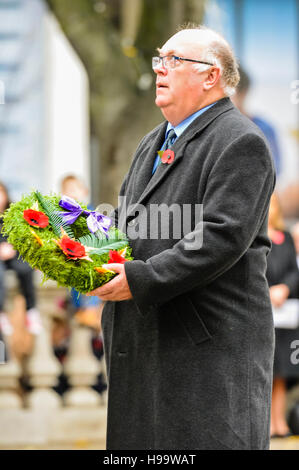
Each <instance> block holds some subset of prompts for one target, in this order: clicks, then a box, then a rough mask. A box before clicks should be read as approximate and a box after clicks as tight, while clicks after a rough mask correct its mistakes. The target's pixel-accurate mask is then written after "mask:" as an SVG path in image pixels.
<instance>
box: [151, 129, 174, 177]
mask: <svg viewBox="0 0 299 470" xmlns="http://www.w3.org/2000/svg"><path fill="white" fill-rule="evenodd" d="M175 139H176V133H175V132H174V130H173V129H170V130H169V131H168V134H167V137H166V140H165V142H164V144H163V145H162V147H161V150H167V149H169V148H171V146H172V144H173V142H174V140H175ZM160 163H161V158H160V156H159V154H158V155H157V156H156V160H155V163H154V166H153V171H152V175H153V174H154V173H155V171H156V169H157V168H158V166H159V165H160Z"/></svg>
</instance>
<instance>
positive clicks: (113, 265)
mask: <svg viewBox="0 0 299 470" xmlns="http://www.w3.org/2000/svg"><path fill="white" fill-rule="evenodd" d="M102 267H103V268H105V269H110V271H114V272H115V273H121V272H122V270H123V264H122V263H109V264H103V265H102Z"/></svg>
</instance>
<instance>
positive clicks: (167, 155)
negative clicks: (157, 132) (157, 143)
mask: <svg viewBox="0 0 299 470" xmlns="http://www.w3.org/2000/svg"><path fill="white" fill-rule="evenodd" d="M158 154H159V156H160V158H161V162H162V163H168V164H170V163H172V162H173V160H174V151H173V150H171V149H167V150H164V151H163V150H159V152H158Z"/></svg>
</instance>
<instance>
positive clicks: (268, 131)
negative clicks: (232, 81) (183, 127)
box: [232, 67, 282, 177]
mask: <svg viewBox="0 0 299 470" xmlns="http://www.w3.org/2000/svg"><path fill="white" fill-rule="evenodd" d="M239 74H240V81H239V84H238V86H237V89H236V93H235V95H234V96H233V97H232V102H233V103H234V104H235V106H237V108H238V109H239V110H240V111H241V113H243V114H245V116H247V117H249V119H251V120H252V121H253V122H254V123H255V124H256V125H257V126H258V127H259V128H260V129H261V131H262V132H263V133H264V135H265V137H266V139H267V141H268V143H269V146H270V149H271V153H272V157H273V160H274V165H275V170H276V176H277V177H278V176H279V175H280V173H281V166H282V161H281V153H280V149H279V145H278V139H277V133H276V131H275V129H274V127H273V126H272V125H271V124H270V123H269V122H268V121H266V120H265V119H264V118H261V117H260V116H251V115H249V114H248V112H247V110H246V106H245V102H246V98H247V95H248V91H249V88H250V79H249V76H248V75H247V73H246V72H245V70H244V69H243V68H242V67H239Z"/></svg>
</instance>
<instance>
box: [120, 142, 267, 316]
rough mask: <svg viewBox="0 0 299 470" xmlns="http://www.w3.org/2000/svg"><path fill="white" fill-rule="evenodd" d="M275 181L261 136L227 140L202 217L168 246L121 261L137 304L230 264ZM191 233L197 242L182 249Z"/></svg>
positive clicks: (162, 297) (251, 234)
mask: <svg viewBox="0 0 299 470" xmlns="http://www.w3.org/2000/svg"><path fill="white" fill-rule="evenodd" d="M180 184H186V185H188V182H187V181H186V182H183V181H182V182H180ZM274 184H275V173H274V169H273V164H272V159H271V156H270V153H269V150H268V147H267V145H266V143H265V141H264V140H263V138H262V137H260V136H259V135H257V134H254V133H248V134H244V135H242V136H239V137H238V138H237V139H236V140H234V141H233V142H232V143H231V144H230V145H228V146H226V147H225V148H224V150H223V151H222V153H221V154H220V155H219V157H218V158H217V159H216V161H215V163H214V165H213V167H212V169H211V171H210V174H209V177H208V181H207V184H206V190H205V193H204V198H203V200H202V204H203V221H202V222H201V223H199V224H197V225H196V226H195V229H194V230H193V232H191V233H190V234H188V236H185V237H184V238H183V239H181V240H180V241H179V242H177V243H176V244H175V245H174V246H173V247H172V248H171V249H167V250H165V251H163V252H161V253H159V254H157V255H155V256H152V257H151V258H149V259H148V260H147V261H146V262H144V261H141V260H134V261H130V262H127V263H125V265H124V266H125V272H126V276H127V280H128V283H129V287H130V290H131V292H132V295H133V299H134V300H135V302H136V303H137V305H138V306H141V307H142V305H150V304H153V303H155V304H158V305H159V304H163V303H165V302H167V301H169V300H171V299H172V298H174V297H176V296H178V295H180V294H183V293H185V292H188V291H191V290H192V289H194V288H196V287H202V286H204V285H206V284H208V283H210V282H212V281H213V280H215V279H216V278H217V277H218V276H220V275H222V274H223V273H224V272H226V271H227V270H229V269H230V268H231V267H232V266H233V265H234V264H235V263H236V262H237V261H238V260H239V259H240V258H241V257H242V255H243V254H244V253H245V252H246V251H247V250H248V248H249V247H250V245H251V244H252V242H253V240H254V239H255V237H256V235H257V233H258V231H259V228H260V226H261V224H262V223H263V221H264V219H265V217H266V216H267V211H268V206H269V200H270V197H271V194H272V192H273V189H274ZM192 238H193V239H194V240H201V239H202V243H201V244H200V243H199V244H198V246H197V248H195V249H191V250H190V249H186V247H189V246H190V239H192Z"/></svg>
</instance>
